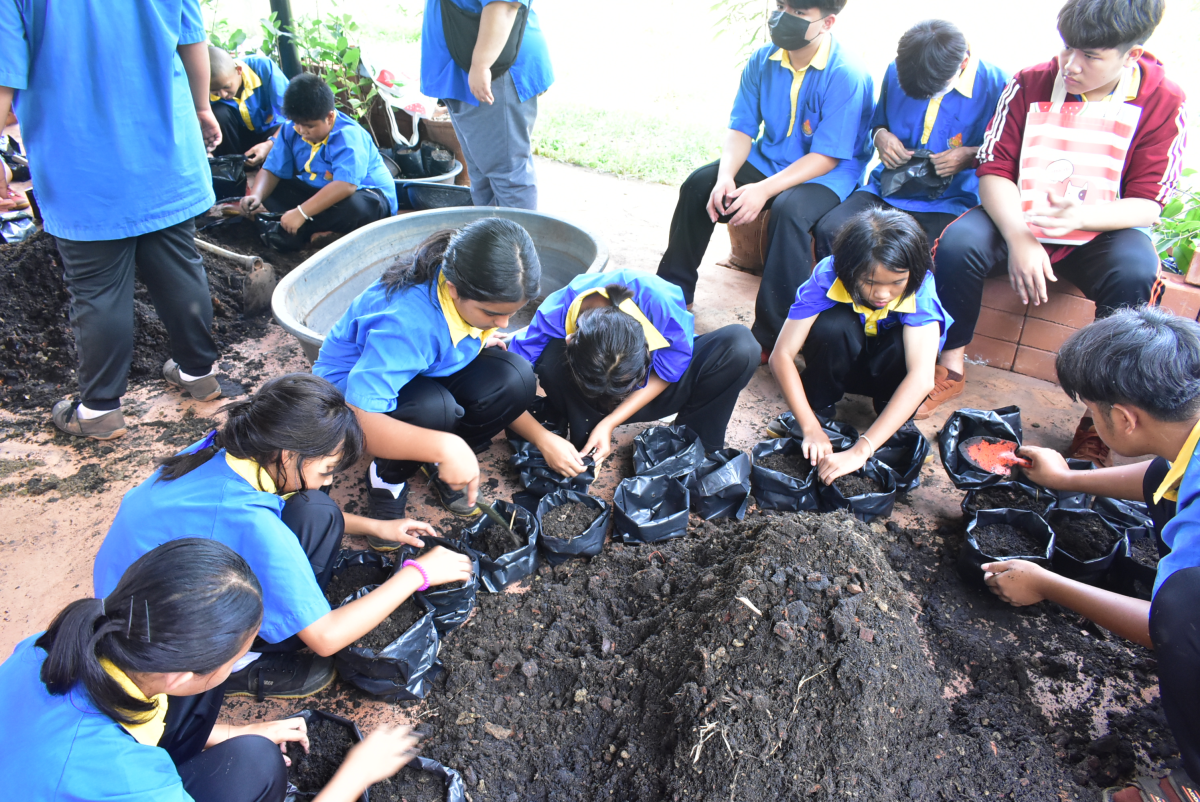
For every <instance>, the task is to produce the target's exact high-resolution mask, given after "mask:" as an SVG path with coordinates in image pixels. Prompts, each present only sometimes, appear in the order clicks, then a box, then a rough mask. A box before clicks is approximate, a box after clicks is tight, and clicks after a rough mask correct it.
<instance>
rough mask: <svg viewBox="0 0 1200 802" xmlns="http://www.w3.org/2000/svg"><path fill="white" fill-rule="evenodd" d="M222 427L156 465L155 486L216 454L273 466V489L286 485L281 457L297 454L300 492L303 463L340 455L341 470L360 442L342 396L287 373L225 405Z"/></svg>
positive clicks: (316, 379)
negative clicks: (195, 448)
mask: <svg viewBox="0 0 1200 802" xmlns="http://www.w3.org/2000/svg"><path fill="white" fill-rule="evenodd" d="M222 411H223V412H225V414H226V418H225V425H224V426H222V427H221V429H220V430H219V431H218V432H217V433H216V435H215V436H214V437H212V438H211V442H209V443H208V444H207V445H206V446H205V447H203V448H201V449H199V450H198V451H194V452H192V453H190V454H176V455H175V456H173V457H167V458H166V459H164V460H162V462H161V464H162V473H161V474H160V476H159V481H163V482H166V481H170V480H172V479H178V478H179V477H181V476H184V475H186V474H187V473H189V472H191V471H194V470H195V469H196V468H199V467H200V466H201V465H203V464H204V463H206V462H208V461H209V460H210V459H212V458H213V456H214V455H215V454H216V453H217V451H218V450H219V449H222V448H223V449H225V450H226V451H228V452H229V453H230V454H232V455H233V456H235V457H239V458H241V459H249V460H253V461H254V462H256V463H258V466H259V470H263V469H264V468H265V467H266V466H267V465H274V467H275V472H276V475H277V476H278V477H279V481H278V482H277V485H278V486H279V487H280V488H282V487H283V486H284V485H285V484H287V469H286V468H285V466H284V464H283V452H284V451H292V452H295V454H296V455H297V460H296V472H297V473H299V474H300V485H301V489H302V490H307V489H308V487H307V485H306V484H305V482H304V471H303V466H304V463H305V462H306V461H307V460H310V459H320V458H322V457H328V456H330V455H331V454H340V455H341V458H340V459H339V460H338V464H337V466H336V467H335V468H334V470H335V471H338V472H340V471H344V470H346V469H347V468H349V467H350V466H352V465H354V463H356V462H358V460H359V459H360V458H361V457H362V455H363V452H364V450H365V449H366V439H365V438H364V436H363V431H362V427H361V426H359V424H358V418H356V417H355V416H354V410H352V409H351V408H350V406H349V405H348V404H347V403H346V399H345V397H344V396H343V395H342V393H341V391H340V390H338V388H336V387H334V386H333V385H332V384H330V383H329V382H328V381H326V380H325V379H322V378H321V377H320V376H313V375H312V374H310V373H288V374H286V375H284V376H278V377H276V378H274V379H271V380H270V381H268V382H267V383H266V384H264V385H263V386H262V387H260V388H259V389H258V392H256V393H255V394H254V395H252V396H250V398H249V400H247V401H238V402H236V403H233V404H227V405H226V406H225V407H224V408H223V410H222Z"/></svg>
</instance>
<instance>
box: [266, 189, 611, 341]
mask: <svg viewBox="0 0 1200 802" xmlns="http://www.w3.org/2000/svg"><path fill="white" fill-rule="evenodd" d="M484 217H503V218H506V219H508V220H512V221H514V222H516V223H519V224H520V225H521V226H523V227H524V228H525V230H526V231H528V232H529V236H530V237H532V238H533V244H534V247H536V248H537V252H538V258H539V259H540V260H541V263H542V295H543V296H545V295H546V294H548V293H551V292H554V291H555V290H559V289H562V288H563V287H565V286H566V285H567V283H568V282H569V281H570V280H571V279H573V278H574V277H575V276H578V275H579V274H581V273H599V272H601V271H603V270H604V269H605V267H606V266H607V265H608V248H607V246H605V244H604V243H603V242H602V241H601V240H600V239H599V238H598V237H597V236H596V235H594V234H592V233H591V232H589V231H588V230H586V229H584V228H581V227H580V226H577V225H575V224H573V223H568V222H567V221H565V220H562V219H561V218H558V217H554V216H553V215H549V214H543V213H541V212H529V211H525V210H523V209H501V208H491V207H488V208H479V207H474V206H464V207H461V208H454V209H430V210H429V211H425V212H414V213H412V214H406V215H401V216H400V217H389V218H388V219H386V220H380V221H378V222H375V223H372V224H371V225H369V226H364V227H363V228H360V229H359V230H358V231H355V232H354V233H353V234H350V235H349V236H347V237H343V238H342V239H340V240H338V241H337V242H334V243H333V244H331V245H329V246H328V247H326V248H322V249H321V250H320V251H319V252H317V253H315V254H313V255H312V256H311V257H309V258H308V259H306V260H305V261H304V262H302V263H300V264H299V265H298V266H297V267H296V268H295V269H294V270H292V272H290V273H288V274H287V275H286V276H284V277H283V279H282V280H281V281H280V282H279V286H277V287H276V288H275V293H274V295H272V296H271V311H272V312H273V313H274V314H275V319H276V320H278V321H279V325H281V326H283V327H284V328H285V329H287V330H288V331H289V332H291V333H292V334H293V335H294V336H295V337H296V339H298V340H299V341H300V345H301V346H302V347H303V348H304V355H305V356H306V357H308V359H309V361H314V360H316V358H317V352H318V351H320V350H321V343H322V342H324V341H325V335H326V334H327V333H328V332H329V330H330V329H331V328H333V324H334V323H336V322H337V321H338V319H339V318H341V316H342V314H343V313H345V311H346V310H347V309H348V308H350V302H351V301H353V300H354V299H355V298H356V297H358V295H359V293H361V292H362V291H363V290H365V289H366V288H367V287H368V286H370V285H371V283H372V282H373V281H375V280H376V279H377V278H379V276H380V275H382V273H383V271H384V270H385V269H386V268H387V267H388V266H390V265H391V264H392V263H393V262H394V261H395V260H396V257H397V256H400V255H401V254H404V253H406V252H408V251H411V250H412V249H413V248H415V247H417V246H418V245H420V244H421V242H422V241H423V240H424V239H425V238H426V237H428V236H429V235H430V234H433V233H434V232H436V231H441V230H443V229H447V228H459V227H461V226H464V225H466V224H467V223H470V222H472V221H474V220H480V219H482V218H484ZM531 306H532V305H531ZM526 310H530V311H529V312H528V314H527V315H526V316H525V322H528V319H529V317H532V310H531V308H530V307H526ZM522 311H525V310H522ZM514 317H515V316H514ZM514 322H516V321H514Z"/></svg>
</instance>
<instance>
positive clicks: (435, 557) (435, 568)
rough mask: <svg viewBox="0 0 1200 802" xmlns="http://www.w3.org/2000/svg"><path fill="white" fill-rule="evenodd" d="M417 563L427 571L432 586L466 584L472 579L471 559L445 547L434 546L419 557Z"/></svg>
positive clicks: (426, 574)
mask: <svg viewBox="0 0 1200 802" xmlns="http://www.w3.org/2000/svg"><path fill="white" fill-rule="evenodd" d="M417 562H419V563H420V564H421V567H422V568H423V569H425V576H427V577H429V584H430V585H431V586H432V585H448V584H450V583H451V582H466V581H467V580H469V579H470V578H471V558H470V557H468V556H467V555H465V554H459V553H458V552H457V551H451V550H450V549H447V548H444V547H443V546H434V547H433V548H432V549H430V550H429V551H428V552H426V553H425V554H422V555H421V556H420V557H418V558H417Z"/></svg>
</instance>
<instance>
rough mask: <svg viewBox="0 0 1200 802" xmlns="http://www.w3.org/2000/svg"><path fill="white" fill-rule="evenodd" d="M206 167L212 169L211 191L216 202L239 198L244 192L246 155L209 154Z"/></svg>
mask: <svg viewBox="0 0 1200 802" xmlns="http://www.w3.org/2000/svg"><path fill="white" fill-rule="evenodd" d="M208 168H209V169H210V170H211V171H212V185H213V192H215V193H216V195H217V202H218V203H221V202H223V201H230V200H241V199H242V197H243V196H245V194H246V157H245V155H243V154H240V153H239V154H235V155H231V156H209V157H208Z"/></svg>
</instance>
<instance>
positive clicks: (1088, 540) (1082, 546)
mask: <svg viewBox="0 0 1200 802" xmlns="http://www.w3.org/2000/svg"><path fill="white" fill-rule="evenodd" d="M1119 539H1120V537H1119V536H1118V535H1117V534H1116V533H1115V532H1113V531H1112V530H1111V529H1109V528H1108V527H1106V526H1105V525H1104V522H1103V521H1101V520H1100V518H1099V516H1091V515H1089V516H1086V517H1085V516H1078V517H1071V518H1058V519H1056V520H1055V522H1054V548H1056V549H1062V550H1063V551H1065V552H1066V553H1067V554H1070V555H1071V556H1072V557H1074V558H1075V559H1077V560H1083V561H1085V562H1086V561H1087V560H1096V559H1099V558H1101V557H1103V556H1104V555H1106V554H1108V553H1109V552H1110V551H1112V548H1113V546H1115V545H1116V544H1117V541H1118V540H1119Z"/></svg>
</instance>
